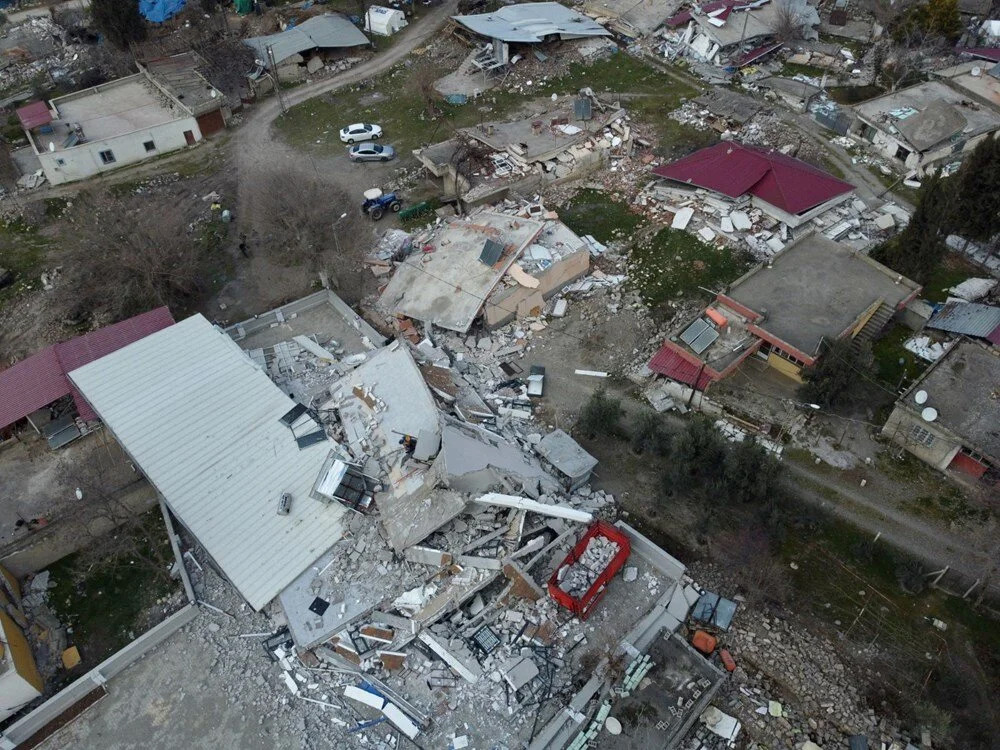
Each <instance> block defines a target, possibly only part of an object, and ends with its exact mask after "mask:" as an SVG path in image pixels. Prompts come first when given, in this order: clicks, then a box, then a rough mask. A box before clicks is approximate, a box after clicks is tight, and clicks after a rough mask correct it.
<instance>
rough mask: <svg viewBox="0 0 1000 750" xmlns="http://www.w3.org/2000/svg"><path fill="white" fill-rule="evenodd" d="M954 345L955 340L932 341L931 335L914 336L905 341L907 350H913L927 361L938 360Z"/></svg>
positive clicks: (904, 346)
mask: <svg viewBox="0 0 1000 750" xmlns="http://www.w3.org/2000/svg"><path fill="white" fill-rule="evenodd" d="M954 345H955V342H954V341H944V342H940V341H932V340H931V338H930V336H914V337H913V338H910V339H907V340H906V341H904V342H903V348H904V349H906V351H908V352H913V353H914V354H916V355H917V356H918V357H920V359H922V360H925V361H927V362H937V361H938V360H939V359H941V357H943V356H944V355H945V354H946V353H947V352H948V350H949V349H951V347H953V346H954Z"/></svg>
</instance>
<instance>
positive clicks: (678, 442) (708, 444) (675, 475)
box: [663, 417, 727, 497]
mask: <svg viewBox="0 0 1000 750" xmlns="http://www.w3.org/2000/svg"><path fill="white" fill-rule="evenodd" d="M726 448H727V446H726V441H725V439H724V438H723V437H722V436H721V435H720V434H719V432H718V430H716V429H715V427H714V426H713V425H712V423H711V422H710V421H709V420H707V419H705V418H703V417H695V418H694V419H692V420H691V421H689V422H688V423H687V424H686V425H685V426H684V429H683V430H681V431H680V432H677V433H674V435H673V437H672V438H671V440H670V452H669V454H668V457H667V461H666V468H665V470H664V475H663V480H664V489H665V490H666V492H667V494H668V495H669V494H674V493H676V492H691V491H697V492H698V493H699V494H701V495H702V496H703V497H709V496H711V495H713V494H715V493H717V492H718V490H719V489H720V488H721V487H722V486H723V485H724V483H725V478H724V462H725V459H726Z"/></svg>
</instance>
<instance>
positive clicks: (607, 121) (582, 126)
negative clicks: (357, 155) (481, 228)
mask: <svg viewBox="0 0 1000 750" xmlns="http://www.w3.org/2000/svg"><path fill="white" fill-rule="evenodd" d="M595 110H596V111H595ZM632 140H633V135H632V131H631V127H630V126H629V124H628V117H627V115H626V113H625V111H624V110H622V109H619V108H617V107H615V108H609V107H605V106H604V105H602V104H600V103H599V102H596V101H595V100H593V99H592V98H590V97H586V96H584V97H579V98H577V99H575V100H574V102H573V106H572V107H569V108H566V107H563V108H557V109H551V110H547V111H545V112H541V113H539V114H537V115H535V116H533V117H529V118H526V119H523V120H516V121H512V122H485V123H482V124H481V125H477V126H474V127H470V128H462V129H460V130H459V131H458V136H457V137H456V138H451V139H449V140H447V141H444V142H442V143H438V144H434V145H431V146H426V147H424V148H419V149H416V150H414V152H413V154H414V156H416V157H417V159H418V160H419V161H420V163H421V164H422V165H423V166H424V168H425V169H426V170H427V174H428V176H429V177H430V178H431V179H432V181H433V183H434V185H435V186H436V187H437V188H438V189H439V190H440V191H441V193H442V195H443V197H444V198H445V199H446V200H456V201H457V202H458V203H459V205H460V206H462V207H463V208H465V209H468V208H472V207H474V206H479V205H484V204H486V203H492V202H495V201H497V200H499V199H502V198H504V197H506V196H507V195H508V194H510V193H511V192H512V191H515V190H517V191H521V192H523V191H525V190H532V189H536V188H538V187H539V186H540V185H542V184H543V183H552V182H556V181H560V180H570V179H573V178H578V177H580V176H582V175H583V174H585V173H587V172H589V171H592V170H595V169H599V168H601V167H602V166H604V165H605V164H607V163H608V161H609V160H610V159H612V158H615V157H616V156H622V155H625V154H628V153H630V151H631V148H632V145H633V144H632Z"/></svg>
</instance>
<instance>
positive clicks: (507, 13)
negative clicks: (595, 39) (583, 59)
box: [452, 3, 611, 42]
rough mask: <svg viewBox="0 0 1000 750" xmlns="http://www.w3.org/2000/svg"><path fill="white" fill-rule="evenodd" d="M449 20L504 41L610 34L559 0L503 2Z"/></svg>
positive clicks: (534, 40) (573, 37)
mask: <svg viewBox="0 0 1000 750" xmlns="http://www.w3.org/2000/svg"><path fill="white" fill-rule="evenodd" d="M452 19H453V20H455V21H458V23H460V24H462V25H463V26H465V27H466V28H467V29H469V30H470V31H474V32H475V33H477V34H481V35H482V36H488V37H492V38H494V39H500V40H501V41H504V42H541V41H544V40H545V37H547V36H552V35H554V34H558V35H559V37H560V38H562V39H579V38H582V37H588V36H611V32H610V31H608V30H607V29H606V28H604V27H603V26H601V25H600V24H599V23H597V22H596V21H593V20H592V19H590V18H588V17H587V16H585V15H583V14H582V13H577V12H576V11H575V10H571V9H570V8H567V7H566V6H564V5H560V4H559V3H520V4H518V5H506V6H504V7H502V8H500V9H498V10H497V11H495V12H493V13H478V14H476V15H472V16H452Z"/></svg>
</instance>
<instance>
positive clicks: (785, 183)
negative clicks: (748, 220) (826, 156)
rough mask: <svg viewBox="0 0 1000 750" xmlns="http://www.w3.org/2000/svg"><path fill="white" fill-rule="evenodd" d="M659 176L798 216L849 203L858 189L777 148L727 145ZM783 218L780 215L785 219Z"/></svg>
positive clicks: (696, 155) (676, 164) (683, 161)
mask: <svg viewBox="0 0 1000 750" xmlns="http://www.w3.org/2000/svg"><path fill="white" fill-rule="evenodd" d="M653 174H656V175H658V176H660V177H665V178H667V179H669V180H674V181H675V182H681V183H685V184H688V185H694V186H696V187H699V188H704V189H706V190H712V191H714V192H717V193H722V194H723V195H726V196H729V197H730V198H738V197H740V196H743V195H750V196H753V197H754V198H757V199H758V200H759V201H761V202H762V203H763V204H765V205H763V206H761V207H762V208H764V209H765V210H767V207H772V208H777V209H778V210H779V211H781V212H782V213H783V214H790V215H792V216H798V215H802V214H805V213H807V212H809V211H811V210H813V209H816V208H818V207H820V206H824V207H826V206H828V205H830V203H831V201H835V200H838V199H841V200H842V199H845V198H846V197H847V196H848V195H850V193H852V192H853V191H854V186H853V185H851V184H850V183H848V182H844V181H843V180H840V179H837V178H836V177H834V176H833V175H831V174H828V173H827V172H824V171H823V170H821V169H819V168H817V167H814V166H812V165H811V164H807V163H806V162H804V161H801V160H799V159H795V158H793V157H791V156H785V155H784V154H782V153H780V152H778V151H774V150H771V149H765V148H760V147H757V146H747V145H744V144H742V143H738V142H736V141H723V142H721V143H717V144H716V145H714V146H709V147H708V148H704V149H701V150H700V151H696V152H695V153H693V154H691V155H690V156H686V157H684V158H683V159H678V160H677V161H675V162H672V163H670V164H665V165H664V166H662V167H657V168H656V169H654V170H653ZM779 218H780V217H779Z"/></svg>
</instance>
